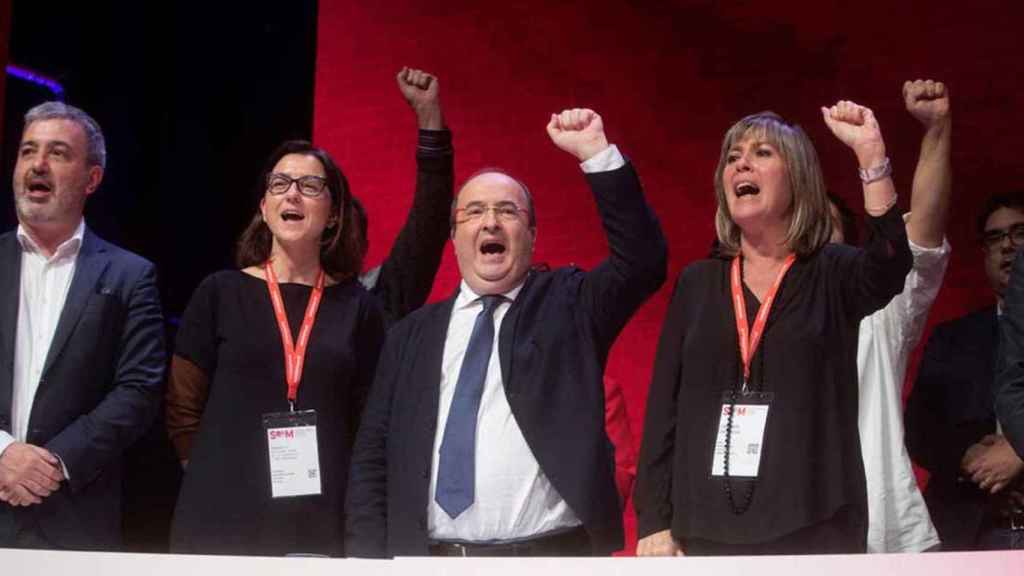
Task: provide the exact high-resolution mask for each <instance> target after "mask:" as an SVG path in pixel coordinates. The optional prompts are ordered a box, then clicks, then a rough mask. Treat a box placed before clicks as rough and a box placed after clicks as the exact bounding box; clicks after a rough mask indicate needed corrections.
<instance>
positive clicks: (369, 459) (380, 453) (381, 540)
mask: <svg viewBox="0 0 1024 576" xmlns="http://www.w3.org/2000/svg"><path fill="white" fill-rule="evenodd" d="M400 340H401V333H400V332H399V331H391V332H389V333H388V337H387V340H386V341H385V343H384V349H383V351H382V352H381V356H380V360H379V361H378V363H377V366H378V370H377V372H376V376H375V378H374V380H373V387H372V388H371V390H370V396H369V399H368V400H367V403H366V409H365V410H364V411H363V417H362V420H361V422H360V424H359V433H358V434H357V435H356V442H355V446H354V447H353V449H352V464H351V470H350V471H349V477H348V490H347V492H346V504H345V515H346V517H345V552H346V554H348V555H349V556H356V557H364V558H383V557H385V556H386V555H387V539H388V537H387V518H388V429H389V428H390V421H391V407H392V404H393V403H392V395H393V394H394V389H395V385H396V382H397V380H398V376H399V367H400V364H401V357H402V355H401V347H402V344H401V342H400ZM409 513H412V511H409Z"/></svg>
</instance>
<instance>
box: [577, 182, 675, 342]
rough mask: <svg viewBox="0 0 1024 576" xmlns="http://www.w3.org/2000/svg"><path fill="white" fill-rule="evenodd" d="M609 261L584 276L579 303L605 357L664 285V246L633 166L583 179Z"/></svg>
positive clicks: (665, 263)
mask: <svg viewBox="0 0 1024 576" xmlns="http://www.w3.org/2000/svg"><path fill="white" fill-rule="evenodd" d="M587 181H588V182H589V183H590V187H591V190H592V191H593V193H594V198H595V200H596V202H597V210H598V212H599V213H600V215H601V222H602V225H603V226H604V230H605V235H606V236H607V238H608V251H609V256H608V258H606V259H605V260H604V261H602V262H601V263H600V264H598V265H597V267H595V268H594V269H593V270H591V271H590V272H588V273H586V275H585V276H584V279H583V282H582V285H581V298H582V300H583V302H584V303H585V304H586V305H587V309H588V310H589V311H590V314H591V318H592V319H593V323H594V327H595V330H596V333H597V336H598V338H599V341H600V342H601V343H602V344H603V346H604V347H605V351H607V349H608V348H610V347H611V344H612V342H614V340H615V337H616V336H618V334H619V332H620V331H621V330H622V328H623V327H624V326H625V325H626V322H627V321H629V318H630V317H631V316H632V315H633V313H634V312H636V310H637V309H638V308H639V307H640V305H641V304H643V302H644V301H645V300H646V299H647V298H648V297H650V296H651V295H652V294H654V292H656V291H657V290H658V288H660V287H661V285H662V284H663V283H664V282H665V275H666V268H667V264H668V246H667V244H666V243H665V236H664V235H663V234H662V231H661V224H660V223H659V222H658V218H657V217H656V216H655V215H654V212H653V210H651V207H650V206H649V205H648V204H647V202H646V200H645V199H644V193H643V188H642V187H641V185H640V179H639V178H638V177H637V174H636V171H635V170H634V169H633V165H632V164H631V163H629V162H627V163H626V164H625V165H624V166H622V167H621V168H618V169H616V170H610V171H606V172H594V173H590V174H587Z"/></svg>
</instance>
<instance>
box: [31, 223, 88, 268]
mask: <svg viewBox="0 0 1024 576" xmlns="http://www.w3.org/2000/svg"><path fill="white" fill-rule="evenodd" d="M17 236H18V242H19V243H21V249H22V250H23V251H25V252H31V253H34V254H41V253H42V251H41V250H40V249H39V245H38V244H36V241H35V240H33V239H32V237H31V236H29V234H28V231H27V230H25V227H24V226H22V225H21V224H18V234H17ZM84 237H85V218H82V219H79V221H78V227H76V228H75V232H74V234H72V235H71V237H70V238H68V239H67V240H65V241H63V242H61V244H60V246H57V249H56V250H54V252H53V256H52V257H51V258H50V259H51V260H53V259H55V258H61V257H65V256H77V255H78V252H79V251H80V250H81V249H82V239H83V238H84Z"/></svg>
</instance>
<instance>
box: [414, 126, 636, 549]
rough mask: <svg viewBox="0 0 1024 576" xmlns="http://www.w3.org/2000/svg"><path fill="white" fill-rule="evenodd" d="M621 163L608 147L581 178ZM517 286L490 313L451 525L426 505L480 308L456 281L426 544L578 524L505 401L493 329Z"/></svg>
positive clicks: (433, 477)
mask: <svg viewBox="0 0 1024 576" xmlns="http://www.w3.org/2000/svg"><path fill="white" fill-rule="evenodd" d="M624 164H625V159H624V158H623V157H622V154H621V153H619V150H618V148H616V147H615V146H614V145H612V146H609V147H608V148H606V149H605V150H603V151H602V152H600V153H598V154H596V155H594V157H592V158H590V159H588V160H587V161H586V162H583V163H582V164H581V165H580V167H581V168H582V169H583V171H584V172H587V173H591V172H603V171H608V170H615V169H618V168H621V167H622V166H623V165H624ZM522 287H523V285H522V284H520V285H519V286H517V287H515V288H513V289H512V290H510V291H508V292H506V293H505V294H503V296H505V298H506V301H505V302H502V303H501V304H499V305H498V307H497V308H495V310H494V346H493V348H492V349H491V357H490V360H489V363H488V365H487V377H486V378H485V380H484V389H483V394H482V396H481V398H480V410H479V412H478V413H477V428H476V452H475V453H476V463H475V467H474V474H475V477H474V482H475V489H474V500H473V504H472V505H470V507H469V508H467V509H466V510H465V511H463V512H462V513H461V514H459V515H458V516H457V517H456V518H454V519H453V518H451V517H449V516H448V514H447V513H446V512H445V511H444V510H443V509H442V508H441V507H440V506H439V505H438V504H437V501H436V500H434V496H435V494H436V492H437V469H438V462H439V460H440V450H441V440H442V438H443V437H444V428H445V423H446V422H447V421H448V411H449V409H450V408H451V404H452V398H453V397H454V396H455V385H456V383H457V382H458V380H459V372H460V371H461V370H462V360H463V357H464V356H465V355H466V348H467V347H468V346H469V337H470V334H472V332H473V324H474V323H475V321H476V317H477V315H478V314H479V313H480V310H481V309H482V308H483V304H482V303H481V301H480V295H479V294H476V293H474V292H473V291H472V290H471V289H470V288H469V285H468V284H466V282H465V280H463V281H462V285H461V289H460V291H459V295H458V296H457V297H456V298H455V303H454V305H453V306H452V315H451V319H450V320H449V322H448V335H447V338H446V339H445V343H444V353H443V356H442V363H441V389H440V400H439V401H438V413H437V430H436V432H435V434H434V448H433V452H432V453H431V473H430V496H429V498H428V501H429V504H428V505H427V534H428V536H429V537H430V538H431V539H433V540H447V541H453V540H454V541H464V542H503V541H510V540H522V539H528V538H531V537H534V536H539V535H543V534H545V533H549V532H557V531H560V530H564V529H566V528H571V527H573V526H579V525H580V524H581V522H580V519H579V518H578V517H577V516H576V514H575V513H574V512H573V511H572V510H571V509H570V508H569V505H568V504H566V502H565V500H563V499H562V497H561V496H560V495H559V494H558V491H557V490H555V487H554V486H552V485H551V482H550V481H549V480H548V478H547V476H545V475H544V471H543V470H541V468H540V464H539V463H538V462H537V458H536V457H535V456H534V455H533V452H532V451H531V450H530V447H529V445H528V444H527V443H526V438H524V437H523V433H522V430H520V428H519V424H518V423H517V422H516V419H515V415H514V414H512V408H511V407H510V406H509V403H508V398H507V397H506V396H505V386H504V382H503V381H502V375H501V362H500V359H499V355H498V339H499V336H500V334H501V322H502V320H503V319H504V318H505V314H506V313H507V312H508V309H509V308H510V307H511V305H512V302H513V301H515V299H516V296H517V295H518V294H519V291H520V290H521V289H522ZM551 417H552V418H557V417H558V415H557V414H553V415H551ZM603 417H604V415H602V418H603ZM566 457H571V455H566Z"/></svg>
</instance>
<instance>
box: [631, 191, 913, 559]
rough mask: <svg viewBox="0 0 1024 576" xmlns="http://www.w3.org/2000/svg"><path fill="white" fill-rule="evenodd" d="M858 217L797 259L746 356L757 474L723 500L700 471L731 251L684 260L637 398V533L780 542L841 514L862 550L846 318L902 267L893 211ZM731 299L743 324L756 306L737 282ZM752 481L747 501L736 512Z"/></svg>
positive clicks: (714, 419)
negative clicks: (758, 432) (741, 311)
mask: <svg viewBox="0 0 1024 576" xmlns="http://www.w3.org/2000/svg"><path fill="white" fill-rule="evenodd" d="M868 227H869V230H870V231H871V239H870V240H869V242H868V244H867V245H866V247H865V249H863V250H861V249H857V248H853V247H849V246H845V245H835V244H830V245H827V246H825V247H823V248H821V249H819V250H818V251H817V252H815V253H813V254H811V255H810V256H807V257H803V258H798V259H797V261H796V262H795V264H794V265H793V267H792V268H791V269H790V270H789V273H788V274H787V275H786V277H785V280H784V281H783V283H782V286H781V288H780V291H779V294H778V296H777V297H776V300H775V304H774V306H773V308H772V310H771V314H770V316H769V318H768V322H767V326H766V329H765V333H764V336H763V337H762V341H761V345H760V346H759V347H758V350H757V352H756V354H755V356H754V358H753V361H752V363H751V377H750V385H751V387H752V388H753V389H755V390H763V391H765V392H770V393H772V394H773V395H774V399H773V403H772V405H771V409H770V412H769V415H768V421H767V427H766V429H765V436H764V444H763V451H762V454H761V463H760V473H759V478H758V480H757V481H756V482H753V481H750V480H741V479H732V480H729V481H728V483H729V484H730V487H731V489H732V491H733V496H734V502H735V506H734V505H733V504H731V503H730V500H729V498H728V496H727V493H726V489H727V486H726V483H727V481H726V480H724V479H723V478H722V477H720V476H718V477H712V476H711V464H712V454H713V447H714V446H713V445H714V442H715V438H716V435H717V432H718V424H719V414H720V413H721V410H722V394H723V391H724V390H727V389H734V387H737V386H738V384H739V383H740V377H741V374H742V362H741V361H740V356H739V346H738V344H737V336H736V320H735V313H734V311H733V306H732V302H731V297H730V294H731V289H730V280H729V268H730V260H728V259H710V260H702V261H699V262H696V263H694V264H692V265H690V266H688V267H687V268H686V269H685V270H683V272H682V274H681V275H680V277H679V280H678V282H677V284H676V289H675V294H674V295H673V297H672V302H671V304H670V305H669V310H668V314H667V316H666V318H665V323H664V326H663V328H662V334H661V339H660V341H659V344H658V351H657V359H656V361H655V366H654V375H653V379H652V383H651V388H650V392H649V398H648V402H647V415H646V417H645V423H644V436H643V444H642V448H641V452H640V464H639V467H638V477H637V485H636V489H635V504H636V510H637V519H638V531H639V534H640V536H641V537H643V536H647V535H649V534H652V533H654V532H658V531H660V530H664V529H667V528H671V529H672V535H673V536H674V537H676V538H677V539H680V540H682V541H684V542H685V541H687V540H695V541H706V542H712V543H724V544H739V545H747V544H756V543H766V542H771V541H778V540H782V541H786V542H789V543H791V540H787V539H786V538H785V537H787V536H792V535H794V534H796V533H798V532H799V531H800V530H801V529H804V528H808V527H811V526H814V525H818V524H822V523H826V522H828V521H830V520H831V519H833V518H841V519H842V522H843V523H844V524H845V525H846V526H845V528H844V530H846V532H847V533H848V534H850V540H851V541H852V546H850V548H855V549H860V550H863V547H864V545H865V544H864V538H865V537H866V527H867V524H866V516H867V495H866V488H865V480H864V465H863V461H862V460H861V451H860V439H859V435H858V432H857V364H856V359H857V357H856V355H857V328H858V325H859V323H860V320H861V318H863V317H864V316H866V315H868V314H870V313H871V312H873V311H875V310H877V309H879V308H882V307H883V306H885V305H886V304H887V303H888V302H889V300H891V299H892V297H893V296H895V295H896V294H898V293H899V292H900V291H901V290H902V289H903V283H904V278H905V276H906V274H907V272H908V271H909V270H910V266H911V254H910V249H909V246H908V244H907V239H906V230H905V226H904V223H903V220H902V218H901V217H900V215H899V213H898V212H897V211H896V209H895V208H894V209H893V210H891V211H890V212H889V213H887V214H886V215H884V216H882V217H880V218H868ZM744 297H745V300H746V306H747V317H748V319H749V320H748V321H750V322H751V323H752V321H753V319H754V318H755V315H756V313H757V309H758V307H759V306H760V303H759V302H758V301H757V299H756V297H755V296H754V294H753V293H752V292H751V291H750V290H749V289H746V287H745V286H744ZM752 482H753V483H754V484H755V485H754V488H753V493H752V497H751V500H750V506H749V509H747V510H746V511H745V512H743V513H736V511H735V510H734V508H740V509H742V506H743V503H744V502H745V500H746V495H747V492H748V490H750V486H751V484H752ZM848 544H850V543H848ZM789 549H791V548H789ZM747 550H748V552H747V553H749V549H747Z"/></svg>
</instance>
